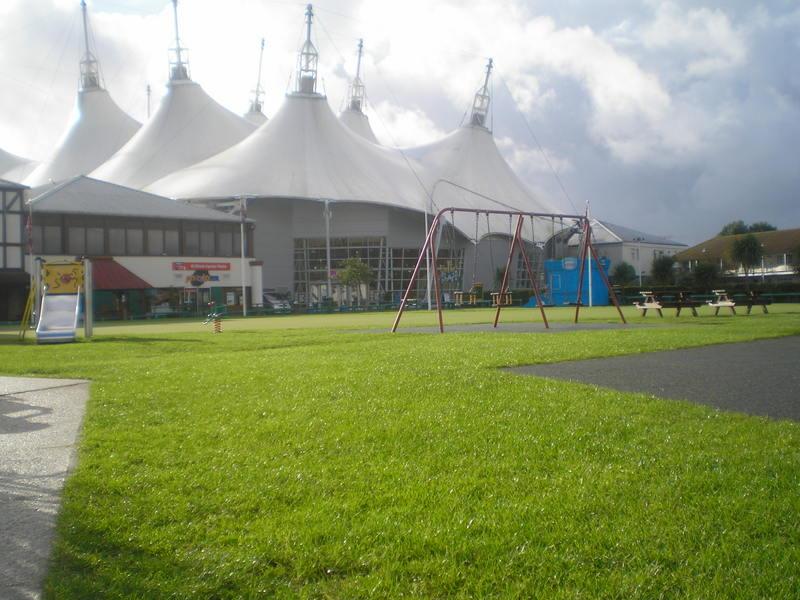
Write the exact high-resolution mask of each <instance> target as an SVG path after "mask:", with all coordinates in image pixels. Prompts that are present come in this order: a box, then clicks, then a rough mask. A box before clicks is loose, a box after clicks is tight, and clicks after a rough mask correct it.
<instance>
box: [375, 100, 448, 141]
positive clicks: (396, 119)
mask: <svg viewBox="0 0 800 600" xmlns="http://www.w3.org/2000/svg"><path fill="white" fill-rule="evenodd" d="M370 123H371V124H372V128H373V130H374V131H375V135H376V136H377V137H378V139H379V140H380V141H381V142H382V143H384V144H387V145H390V146H398V147H401V148H402V147H411V146H420V145H422V144H427V143H429V142H433V141H434V140H437V139H439V138H441V137H442V136H444V134H445V132H444V131H442V130H441V129H439V128H438V127H437V126H436V124H435V123H434V122H433V121H432V120H431V119H430V118H429V117H428V116H427V115H426V114H425V113H424V112H423V111H421V110H420V109H418V108H404V107H401V106H396V105H394V104H392V103H391V102H380V103H378V104H377V105H374V106H373V107H372V111H371V113H370Z"/></svg>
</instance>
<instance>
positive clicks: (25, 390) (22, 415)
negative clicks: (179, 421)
mask: <svg viewBox="0 0 800 600" xmlns="http://www.w3.org/2000/svg"><path fill="white" fill-rule="evenodd" d="M88 396H89V384H88V382H86V381H77V380H72V379H27V378H19V377H0V598H2V600H17V599H21V598H39V596H40V595H41V586H42V580H43V578H44V575H45V572H46V569H47V560H48V558H49V556H50V548H51V545H52V541H53V531H54V527H55V521H56V514H57V513H58V507H59V501H60V496H61V489H62V487H63V485H64V479H65V477H66V475H67V473H68V472H69V470H70V468H71V466H72V464H73V461H74V458H75V441H76V439H77V436H78V431H79V430H80V425H81V420H82V419H83V412H84V408H85V406H86V399H87V398H88Z"/></svg>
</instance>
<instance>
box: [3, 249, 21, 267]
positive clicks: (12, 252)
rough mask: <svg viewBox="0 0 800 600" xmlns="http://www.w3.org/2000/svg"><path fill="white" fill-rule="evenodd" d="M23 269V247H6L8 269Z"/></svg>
mask: <svg viewBox="0 0 800 600" xmlns="http://www.w3.org/2000/svg"><path fill="white" fill-rule="evenodd" d="M21 268H22V246H6V269H21Z"/></svg>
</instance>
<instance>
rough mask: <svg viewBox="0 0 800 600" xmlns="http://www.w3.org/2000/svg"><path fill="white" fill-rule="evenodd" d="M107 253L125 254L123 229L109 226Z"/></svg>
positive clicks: (114, 254) (113, 254)
mask: <svg viewBox="0 0 800 600" xmlns="http://www.w3.org/2000/svg"><path fill="white" fill-rule="evenodd" d="M108 253H109V254H110V255H111V256H124V255H125V230H124V229H122V228H121V227H111V228H109V230H108Z"/></svg>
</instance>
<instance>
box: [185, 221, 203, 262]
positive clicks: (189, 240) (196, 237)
mask: <svg viewBox="0 0 800 600" xmlns="http://www.w3.org/2000/svg"><path fill="white" fill-rule="evenodd" d="M183 253H184V255H186V256H197V255H199V254H200V231H199V230H198V229H197V226H196V225H187V226H186V227H185V228H184V230H183Z"/></svg>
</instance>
